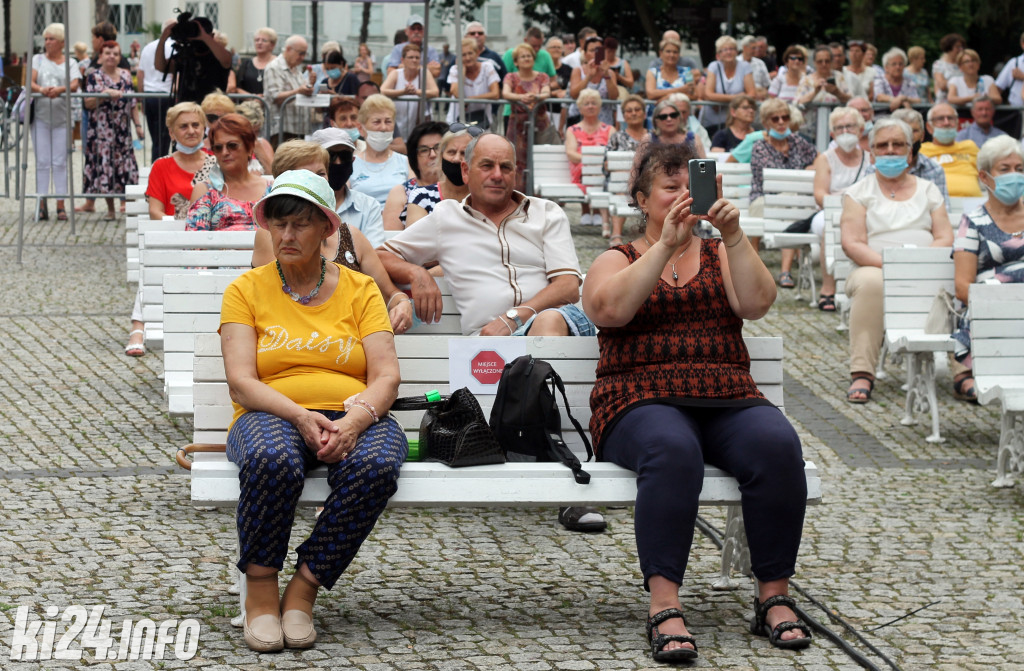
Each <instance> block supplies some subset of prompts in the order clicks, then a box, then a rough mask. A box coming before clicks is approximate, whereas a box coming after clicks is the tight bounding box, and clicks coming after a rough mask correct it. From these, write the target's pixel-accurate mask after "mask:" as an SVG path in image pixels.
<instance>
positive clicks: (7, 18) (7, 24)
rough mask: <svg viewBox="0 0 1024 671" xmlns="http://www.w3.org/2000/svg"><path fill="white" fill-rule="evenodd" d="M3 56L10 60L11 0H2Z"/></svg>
mask: <svg viewBox="0 0 1024 671" xmlns="http://www.w3.org/2000/svg"><path fill="white" fill-rule="evenodd" d="M4 50H5V53H4V56H5V57H6V58H7V62H8V63H10V61H11V54H12V53H14V52H12V51H11V0H4Z"/></svg>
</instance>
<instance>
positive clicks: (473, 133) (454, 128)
mask: <svg viewBox="0 0 1024 671" xmlns="http://www.w3.org/2000/svg"><path fill="white" fill-rule="evenodd" d="M448 130H449V131H450V132H452V133H461V132H462V131H466V132H467V133H469V136H470V137H477V136H479V135H483V134H484V132H485V131H484V129H483V128H481V127H480V126H476V125H472V124H464V123H453V124H452V125H451V126H448Z"/></svg>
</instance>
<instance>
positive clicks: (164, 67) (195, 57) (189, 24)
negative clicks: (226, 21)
mask: <svg viewBox="0 0 1024 671" xmlns="http://www.w3.org/2000/svg"><path fill="white" fill-rule="evenodd" d="M168 38H171V39H173V40H174V51H173V53H172V55H171V57H170V58H167V57H166V54H165V52H164V44H165V43H166V41H167V39H168ZM154 65H156V69H157V70H159V71H160V72H164V73H168V74H171V75H173V76H174V86H173V87H172V91H173V92H174V102H175V104H177V103H180V102H194V103H200V102H202V101H203V97H205V96H206V94H207V93H212V92H213V91H215V90H218V89H219V90H221V91H225V90H227V86H228V74H229V73H230V72H231V52H230V51H228V50H227V49H226V48H225V47H224V46H222V45H221V44H220V43H218V42H217V41H216V40H214V39H213V23H212V22H211V21H210V19H208V18H206V17H205V16H199V17H196V18H192V14H191V13H190V12H182V13H180V14H178V20H177V21H176V22H174V23H172V24H170V25H166V24H165V25H164V30H163V32H162V33H160V41H159V42H158V43H157V47H156V54H155V58H154Z"/></svg>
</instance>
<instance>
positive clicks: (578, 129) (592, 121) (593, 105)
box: [565, 89, 615, 238]
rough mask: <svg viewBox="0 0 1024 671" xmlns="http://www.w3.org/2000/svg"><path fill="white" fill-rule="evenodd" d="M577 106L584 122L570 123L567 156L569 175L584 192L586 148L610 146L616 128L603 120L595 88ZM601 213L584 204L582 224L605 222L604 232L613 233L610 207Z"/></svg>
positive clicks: (599, 100)
mask: <svg viewBox="0 0 1024 671" xmlns="http://www.w3.org/2000/svg"><path fill="white" fill-rule="evenodd" d="M576 106H577V107H579V109H580V114H581V115H583V118H582V119H580V122H579V123H577V124H574V125H572V126H569V130H568V131H566V133H565V155H566V156H568V157H569V176H570V177H571V178H572V181H573V183H574V184H579V185H580V189H582V190H583V193H586V192H587V187H585V186H583V152H582V151H581V149H582V148H583V147H607V146H608V140H609V139H611V136H612V133H614V132H615V128H613V127H612V126H609V125H608V124H606V123H604V122H603V121H601V119H600V116H599V115H600V114H601V95H600V94H599V93H598V92H597V91H595V90H594V89H583V92H582V93H580V95H579V97H578V98H577V99H576ZM599 212H600V214H596V215H595V214H591V213H590V206H589V205H586V204H584V205H583V215H582V216H580V223H581V224H583V225H584V226H586V225H594V226H596V225H597V224H601V227H602V231H601V233H602V235H604V237H606V238H607V237H608V236H609V235H611V229H609V228H608V210H607V209H601V210H600V211H599Z"/></svg>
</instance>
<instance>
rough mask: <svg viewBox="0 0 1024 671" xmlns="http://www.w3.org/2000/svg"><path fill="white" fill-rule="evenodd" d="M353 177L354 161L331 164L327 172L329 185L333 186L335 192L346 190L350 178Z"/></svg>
mask: <svg viewBox="0 0 1024 671" xmlns="http://www.w3.org/2000/svg"><path fill="white" fill-rule="evenodd" d="M351 176H352V161H343V162H341V163H331V166H330V169H329V170H328V171H327V183H328V184H330V185H331V188H332V189H334V190H335V191H341V190H342V189H343V188H345V185H346V184H347V183H348V178H349V177H351Z"/></svg>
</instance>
